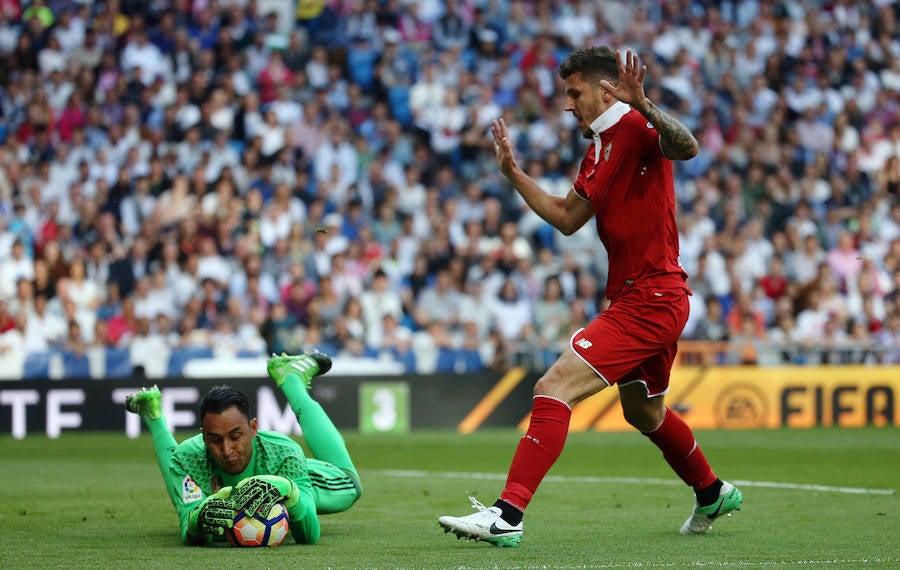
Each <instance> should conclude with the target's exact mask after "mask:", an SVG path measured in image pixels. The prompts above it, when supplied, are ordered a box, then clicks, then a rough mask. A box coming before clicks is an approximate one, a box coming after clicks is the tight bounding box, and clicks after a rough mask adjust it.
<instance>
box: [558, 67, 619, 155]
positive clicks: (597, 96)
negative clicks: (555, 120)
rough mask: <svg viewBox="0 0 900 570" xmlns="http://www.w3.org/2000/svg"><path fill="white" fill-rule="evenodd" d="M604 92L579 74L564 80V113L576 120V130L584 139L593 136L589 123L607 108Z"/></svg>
mask: <svg viewBox="0 0 900 570" xmlns="http://www.w3.org/2000/svg"><path fill="white" fill-rule="evenodd" d="M605 92H606V91H605V90H604V89H602V88H601V87H600V86H599V85H596V86H595V85H593V84H591V83H590V82H588V81H587V80H585V79H584V76H583V75H582V74H580V73H573V74H572V75H570V76H568V77H567V78H566V111H570V112H571V113H572V115H574V116H575V119H577V120H578V128H579V129H581V133H582V134H583V135H584V138H586V139H589V138H591V137H593V136H594V132H593V131H592V130H591V123H593V122H594V119H596V118H597V117H599V116H600V114H601V113H602V112H603V111H605V110H606V108H607V107H608V106H609V104H608V103H607V102H605V101H604V97H603V94H604V93H605Z"/></svg>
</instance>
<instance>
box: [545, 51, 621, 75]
mask: <svg viewBox="0 0 900 570" xmlns="http://www.w3.org/2000/svg"><path fill="white" fill-rule="evenodd" d="M576 73H580V74H582V75H583V76H584V77H585V79H587V80H588V81H590V82H591V83H596V82H598V81H600V80H601V79H606V80H608V81H611V82H613V83H616V82H618V81H619V65H618V63H617V62H616V52H615V50H613V49H612V48H610V47H606V46H598V47H589V48H584V49H579V50H575V51H573V52H572V53H571V54H569V57H567V58H566V60H565V61H564V62H562V64H561V65H560V66H559V76H560V77H561V78H563V79H566V78H567V77H569V76H570V75H574V74H576Z"/></svg>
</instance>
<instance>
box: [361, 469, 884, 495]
mask: <svg viewBox="0 0 900 570" xmlns="http://www.w3.org/2000/svg"><path fill="white" fill-rule="evenodd" d="M374 472H375V473H378V474H379V475H384V476H387V477H403V478H406V479H426V478H435V477H441V478H444V479H480V480H489V481H498V480H500V481H505V480H506V474H505V473H465V472H461V471H419V470H414V469H411V470H403V469H379V470H376V471H374ZM544 481H552V482H557V483H589V484H594V485H602V484H619V485H670V486H681V485H684V483H682V482H681V481H679V480H677V479H656V478H653V477H592V476H584V477H569V476H565V475H548V476H547V477H546V478H545V479H544ZM731 482H732V483H734V484H735V485H738V486H739V487H760V488H765V489H790V490H793V491H817V492H820V493H841V494H845V495H893V494H895V493H896V491H895V490H894V489H866V488H862V487H832V486H829V485H803V484H800V483H779V482H776V481H741V480H732V481H731Z"/></svg>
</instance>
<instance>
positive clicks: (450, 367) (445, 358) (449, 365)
mask: <svg viewBox="0 0 900 570" xmlns="http://www.w3.org/2000/svg"><path fill="white" fill-rule="evenodd" d="M458 355H459V353H458V351H456V350H454V349H452V348H446V347H443V346H442V347H441V348H439V349H438V358H437V367H436V368H435V370H434V371H435V372H436V373H438V374H453V373H454V372H456V357H457V356H458Z"/></svg>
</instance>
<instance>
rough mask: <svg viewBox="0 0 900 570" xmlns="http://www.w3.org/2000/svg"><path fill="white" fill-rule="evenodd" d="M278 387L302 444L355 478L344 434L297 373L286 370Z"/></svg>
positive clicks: (316, 455)
mask: <svg viewBox="0 0 900 570" xmlns="http://www.w3.org/2000/svg"><path fill="white" fill-rule="evenodd" d="M281 390H282V391H283V392H284V395H285V396H287V400H288V402H289V403H290V404H291V409H292V410H294V414H296V416H297V420H298V421H299V422H300V429H302V430H303V439H304V440H306V445H307V446H308V447H309V450H310V451H311V452H312V454H313V456H315V458H316V459H320V460H322V461H327V462H328V463H331V464H332V465H334V466H335V467H339V468H340V469H343V470H344V471H348V472H350V473H352V474H353V475H354V476H355V477H356V478H357V479H358V478H359V474H358V473H357V472H356V467H354V465H353V461H352V460H351V459H350V453H349V452H348V451H347V444H346V443H344V437H343V436H342V435H341V432H339V431H338V429H337V428H336V427H335V426H334V424H333V423H332V421H331V418H329V417H328V414H327V413H325V410H324V409H322V406H321V405H320V404H319V402H317V401H315V400H313V398H312V396H310V395H309V392H308V391H307V389H306V386H305V385H304V382H303V379H302V378H300V376H299V375H298V374H296V373H294V372H290V373H288V374H287V375H286V377H285V381H284V382H283V383H282V385H281Z"/></svg>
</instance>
